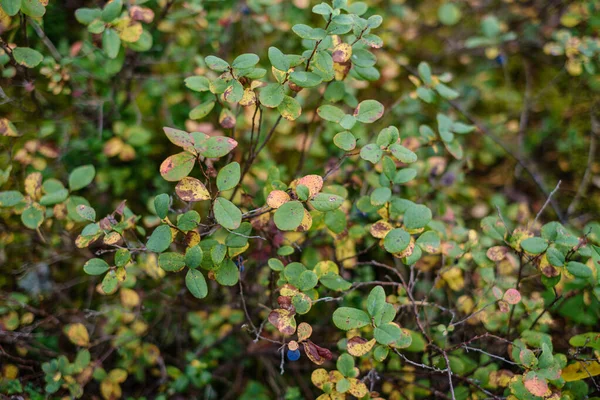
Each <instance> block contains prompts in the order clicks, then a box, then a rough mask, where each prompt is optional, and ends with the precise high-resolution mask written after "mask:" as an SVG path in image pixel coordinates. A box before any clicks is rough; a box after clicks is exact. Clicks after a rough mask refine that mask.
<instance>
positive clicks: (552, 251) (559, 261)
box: [521, 242, 565, 267]
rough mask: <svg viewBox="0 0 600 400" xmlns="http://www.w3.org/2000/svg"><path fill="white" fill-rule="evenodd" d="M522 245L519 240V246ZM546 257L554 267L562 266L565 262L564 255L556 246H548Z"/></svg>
mask: <svg viewBox="0 0 600 400" xmlns="http://www.w3.org/2000/svg"><path fill="white" fill-rule="evenodd" d="M522 245H523V242H521V246H522ZM546 258H547V259H548V262H549V263H550V264H552V265H554V266H555V267H562V266H563V265H564V264H565V255H564V254H563V253H562V252H561V251H560V250H558V249H557V248H556V247H549V248H548V250H546Z"/></svg>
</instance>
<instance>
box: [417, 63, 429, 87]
mask: <svg viewBox="0 0 600 400" xmlns="http://www.w3.org/2000/svg"><path fill="white" fill-rule="evenodd" d="M418 70H419V76H420V77H421V80H422V81H423V82H425V84H426V85H431V68H429V64H427V63H426V62H423V61H421V62H420V63H419V66H418Z"/></svg>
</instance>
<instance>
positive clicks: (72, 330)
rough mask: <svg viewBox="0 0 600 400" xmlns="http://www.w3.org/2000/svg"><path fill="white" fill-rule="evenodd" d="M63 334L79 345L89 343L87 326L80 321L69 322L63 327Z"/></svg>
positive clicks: (82, 345)
mask: <svg viewBox="0 0 600 400" xmlns="http://www.w3.org/2000/svg"><path fill="white" fill-rule="evenodd" d="M65 334H66V335H67V337H68V338H69V340H70V341H71V342H72V343H73V344H75V345H77V346H81V347H87V345H89V344H90V335H89V334H88V331H87V328H86V327H85V325H83V324H82V323H79V322H78V323H75V324H69V325H67V326H66V327H65Z"/></svg>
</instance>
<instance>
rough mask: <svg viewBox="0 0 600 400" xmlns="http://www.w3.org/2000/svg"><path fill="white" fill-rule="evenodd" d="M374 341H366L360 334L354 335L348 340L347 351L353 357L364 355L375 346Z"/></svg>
mask: <svg viewBox="0 0 600 400" xmlns="http://www.w3.org/2000/svg"><path fill="white" fill-rule="evenodd" d="M375 342H376V340H375V339H371V340H369V341H367V339H363V338H361V337H360V336H354V337H353V338H351V339H350V340H348V353H350V354H351V355H353V356H354V357H361V356H364V355H365V354H367V353H368V352H369V351H371V349H372V348H373V346H375Z"/></svg>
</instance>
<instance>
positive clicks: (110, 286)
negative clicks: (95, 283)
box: [100, 269, 119, 294]
mask: <svg viewBox="0 0 600 400" xmlns="http://www.w3.org/2000/svg"><path fill="white" fill-rule="evenodd" d="M100 286H101V287H102V291H103V292H104V293H106V294H113V293H114V292H116V291H117V288H118V287H119V277H118V276H117V273H116V272H115V271H114V270H112V269H111V270H110V271H108V273H107V274H106V275H104V279H102V283H101V284H100Z"/></svg>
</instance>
